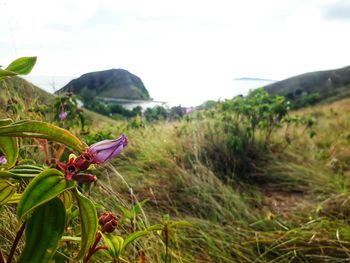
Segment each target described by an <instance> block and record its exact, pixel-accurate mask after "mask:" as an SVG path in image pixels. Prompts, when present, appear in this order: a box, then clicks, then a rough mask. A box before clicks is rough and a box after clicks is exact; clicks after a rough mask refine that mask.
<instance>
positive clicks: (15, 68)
mask: <svg viewBox="0 0 350 263" xmlns="http://www.w3.org/2000/svg"><path fill="white" fill-rule="evenodd" d="M36 59H37V58H36V57H22V58H18V59H16V60H14V61H13V62H12V63H11V64H10V65H9V66H8V67H7V68H6V69H5V70H7V71H12V72H15V73H17V74H20V75H26V74H29V73H30V72H31V71H32V69H33V67H34V65H35V63H36Z"/></svg>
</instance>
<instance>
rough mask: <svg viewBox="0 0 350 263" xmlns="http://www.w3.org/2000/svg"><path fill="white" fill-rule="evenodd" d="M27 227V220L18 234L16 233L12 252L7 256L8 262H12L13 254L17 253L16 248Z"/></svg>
mask: <svg viewBox="0 0 350 263" xmlns="http://www.w3.org/2000/svg"><path fill="white" fill-rule="evenodd" d="M25 227H26V222H24V223H23V224H22V225H21V227H20V229H19V230H18V232H17V234H16V237H15V240H14V241H13V244H12V247H11V251H10V254H9V256H8V258H7V263H11V262H12V259H13V256H14V254H15V251H16V248H17V245H18V242H19V240H20V239H21V237H22V235H23V231H24V229H25Z"/></svg>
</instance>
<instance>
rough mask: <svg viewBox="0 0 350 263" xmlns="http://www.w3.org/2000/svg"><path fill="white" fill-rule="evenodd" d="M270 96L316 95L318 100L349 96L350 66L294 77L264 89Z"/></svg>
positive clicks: (291, 97) (296, 97) (292, 97)
mask: <svg viewBox="0 0 350 263" xmlns="http://www.w3.org/2000/svg"><path fill="white" fill-rule="evenodd" d="M264 88H265V89H266V90H267V91H268V92H269V93H270V94H275V95H283V96H286V97H287V98H289V99H292V100H293V99H298V98H300V97H302V96H306V95H310V94H314V93H318V94H319V96H320V100H325V99H331V100H336V99H339V98H342V97H348V96H350V66H347V67H344V68H340V69H333V70H326V71H316V72H310V73H305V74H301V75H298V76H294V77H291V78H288V79H285V80H282V81H278V82H275V83H273V84H269V85H267V86H265V87H264Z"/></svg>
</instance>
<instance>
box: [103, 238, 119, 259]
mask: <svg viewBox="0 0 350 263" xmlns="http://www.w3.org/2000/svg"><path fill="white" fill-rule="evenodd" d="M102 237H103V240H104V242H105V244H106V245H107V247H108V252H109V254H110V255H111V256H112V257H113V258H114V259H118V258H119V256H120V254H121V252H122V248H123V243H124V239H123V238H122V237H121V236H115V235H111V234H102Z"/></svg>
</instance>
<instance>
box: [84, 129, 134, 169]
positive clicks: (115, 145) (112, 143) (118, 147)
mask: <svg viewBox="0 0 350 263" xmlns="http://www.w3.org/2000/svg"><path fill="white" fill-rule="evenodd" d="M127 145H128V138H127V137H126V136H125V135H124V134H123V135H122V136H120V137H119V138H118V139H116V140H104V141H101V142H97V143H95V144H93V145H91V146H90V147H89V148H88V150H87V155H88V156H89V157H90V158H91V160H90V162H91V163H95V164H102V163H104V162H106V161H108V160H110V159H112V158H113V157H115V156H117V155H118V154H119V153H120V152H121V151H122V150H123V149H124V148H125V147H126V146H127Z"/></svg>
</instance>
